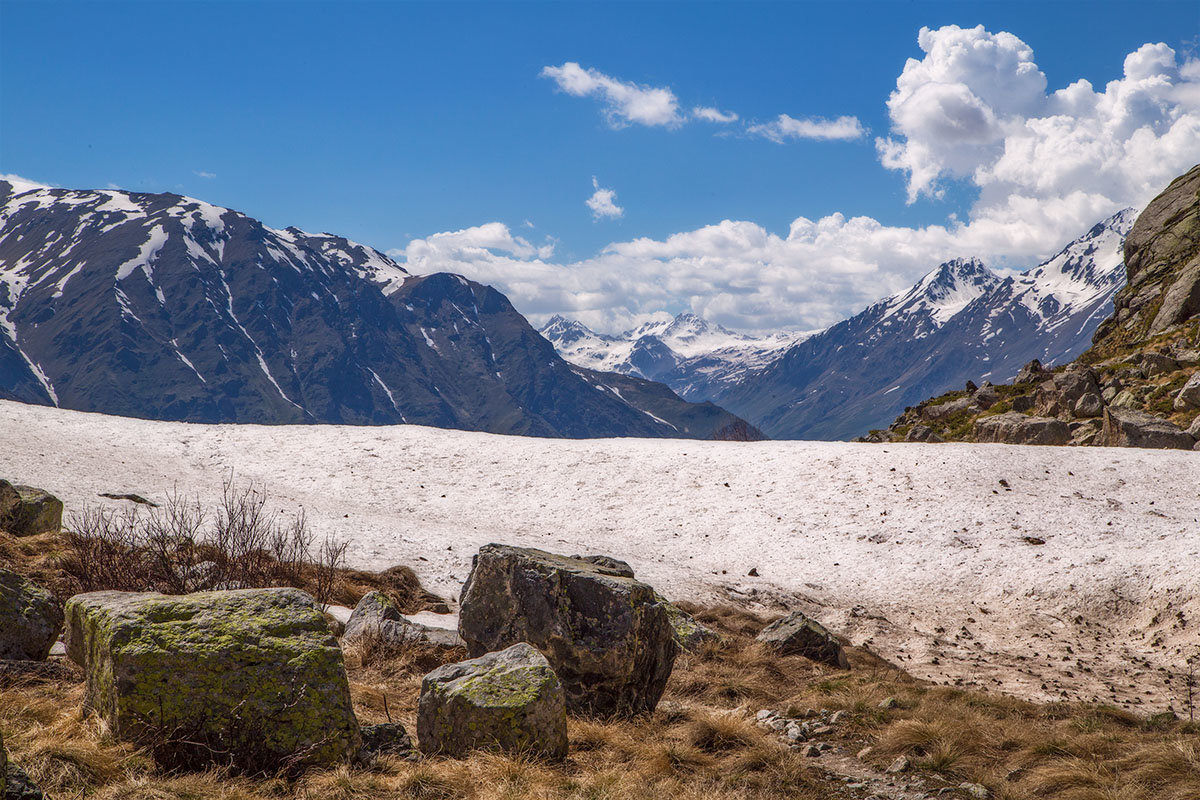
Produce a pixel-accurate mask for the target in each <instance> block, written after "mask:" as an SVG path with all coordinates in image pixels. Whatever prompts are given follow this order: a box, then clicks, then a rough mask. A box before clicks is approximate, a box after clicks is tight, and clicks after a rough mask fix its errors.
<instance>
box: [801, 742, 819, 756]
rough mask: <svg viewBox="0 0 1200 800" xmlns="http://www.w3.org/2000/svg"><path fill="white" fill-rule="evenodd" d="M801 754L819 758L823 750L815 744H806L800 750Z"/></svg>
mask: <svg viewBox="0 0 1200 800" xmlns="http://www.w3.org/2000/svg"><path fill="white" fill-rule="evenodd" d="M800 755H802V756H804V757H805V758H817V757H819V756H820V755H821V750H820V748H818V747H817V746H816V745H815V744H806V745H804V747H803V748H802V749H801V750H800Z"/></svg>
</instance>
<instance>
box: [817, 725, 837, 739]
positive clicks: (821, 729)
mask: <svg viewBox="0 0 1200 800" xmlns="http://www.w3.org/2000/svg"><path fill="white" fill-rule="evenodd" d="M831 733H833V727H832V726H830V725H818V726H816V727H815V728H813V729H812V735H813V736H828V735H829V734H831Z"/></svg>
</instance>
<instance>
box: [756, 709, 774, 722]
mask: <svg viewBox="0 0 1200 800" xmlns="http://www.w3.org/2000/svg"><path fill="white" fill-rule="evenodd" d="M773 716H775V712H774V711H772V710H771V709H769V708H764V709H762V710H761V711H759V712H758V713H757V714H755V715H754V721H755V722H757V723H758V724H759V725H764V724H766V723H767V721H769V720H770V719H771V717H773Z"/></svg>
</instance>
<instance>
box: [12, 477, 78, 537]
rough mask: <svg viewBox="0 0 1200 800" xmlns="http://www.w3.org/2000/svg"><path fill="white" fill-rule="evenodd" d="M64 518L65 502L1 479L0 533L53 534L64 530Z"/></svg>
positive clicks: (40, 491) (24, 534)
mask: <svg viewBox="0 0 1200 800" xmlns="http://www.w3.org/2000/svg"><path fill="white" fill-rule="evenodd" d="M62 515H63V504H62V501H61V500H59V499H58V498H57V497H55V496H54V495H52V494H50V493H49V492H46V491H43V490H42V489H35V488H33V487H32V486H14V485H13V484H11V483H9V482H8V481H6V480H3V479H0V530H5V531H8V532H9V533H11V534H12V535H13V536H36V535H37V534H39V533H52V532H54V531H58V530H60V529H61V528H62Z"/></svg>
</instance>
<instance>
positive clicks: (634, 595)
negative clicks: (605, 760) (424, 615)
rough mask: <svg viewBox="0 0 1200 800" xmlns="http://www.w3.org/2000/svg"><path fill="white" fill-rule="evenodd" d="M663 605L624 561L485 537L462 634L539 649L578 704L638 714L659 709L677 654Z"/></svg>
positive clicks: (492, 644) (492, 645) (477, 649)
mask: <svg viewBox="0 0 1200 800" xmlns="http://www.w3.org/2000/svg"><path fill="white" fill-rule="evenodd" d="M664 605H665V604H664V603H663V602H661V598H660V597H659V596H658V595H657V594H656V593H655V591H654V589H652V588H651V587H650V586H648V585H647V584H645V583H642V582H640V581H638V580H637V579H635V578H631V577H628V575H626V574H624V570H622V569H612V568H609V567H607V566H604V565H602V564H596V563H593V562H591V561H584V560H582V559H577V558H568V557H566V556H560V555H554V554H552V553H547V552H544V551H541V550H533V549H527V548H521V547H511V546H508V545H500V544H489V545H485V546H484V547H482V548H481V549H480V551H479V553H478V555H476V556H475V560H474V563H473V564H472V567H471V573H470V575H468V576H467V581H466V583H465V584H464V586H463V591H462V600H461V607H462V608H461V612H460V615H459V633H460V634H461V635H462V637H463V639H464V640H465V641H466V643H467V649H468V652H469V653H470V654H471V655H473V656H478V655H482V654H483V653H486V652H489V651H495V650H500V649H503V648H505V647H509V646H511V645H513V644H516V643H518V642H529V643H530V644H532V645H534V646H535V647H537V648H538V649H539V650H541V651H542V652H543V653H545V655H546V658H548V659H549V661H550V664H551V665H552V666H553V667H554V671H555V672H556V673H557V674H558V677H559V679H560V680H561V681H562V684H563V689H564V691H565V692H566V702H567V707H568V708H569V709H571V710H573V711H578V712H583V713H594V714H599V715H612V714H635V713H640V712H645V711H652V710H653V709H654V706H655V705H656V704H657V703H658V700H659V698H660V697H661V696H662V692H663V689H664V688H665V687H666V683H667V678H668V677H669V676H670V674H671V668H672V666H673V665H674V662H675V656H676V654H677V652H678V645H677V644H676V641H675V631H674V629H673V627H672V626H671V621H670V618H669V616H668V614H667V610H666V608H665V607H664Z"/></svg>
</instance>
